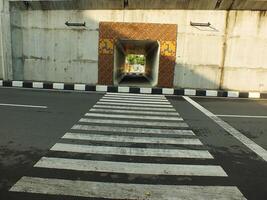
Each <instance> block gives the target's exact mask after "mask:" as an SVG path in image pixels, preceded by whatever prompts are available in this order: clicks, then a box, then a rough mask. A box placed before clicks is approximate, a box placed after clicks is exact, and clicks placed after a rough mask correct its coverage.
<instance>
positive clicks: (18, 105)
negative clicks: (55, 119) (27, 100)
mask: <svg viewBox="0 0 267 200" xmlns="http://www.w3.org/2000/svg"><path fill="white" fill-rule="evenodd" d="M0 106H10V107H25V108H43V109H46V108H47V106H34V105H23V104H9V103H0Z"/></svg>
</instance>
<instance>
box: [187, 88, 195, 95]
mask: <svg viewBox="0 0 267 200" xmlns="http://www.w3.org/2000/svg"><path fill="white" fill-rule="evenodd" d="M184 95H189V96H196V90H193V89H185V90H184Z"/></svg>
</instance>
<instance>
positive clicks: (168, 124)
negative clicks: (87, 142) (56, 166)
mask: <svg viewBox="0 0 267 200" xmlns="http://www.w3.org/2000/svg"><path fill="white" fill-rule="evenodd" d="M79 122H84V123H97V124H117V125H131V126H158V127H180V128H181V127H182V128H187V127H188V125H187V124H186V123H183V122H155V121H133V120H132V121H128V120H127V121H126V120H115V119H114V120H112V119H91V118H81V119H80V120H79Z"/></svg>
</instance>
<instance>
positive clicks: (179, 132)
mask: <svg viewBox="0 0 267 200" xmlns="http://www.w3.org/2000/svg"><path fill="white" fill-rule="evenodd" d="M71 129H73V130H84V131H102V132H118V133H137V134H146V133H147V134H165V135H177V136H179V135H183V136H185V135H186V136H193V135H195V134H194V132H193V131H191V130H175V129H155V128H132V127H115V126H101V125H100V126H91V125H90V126H89V125H80V124H77V125H74V126H73V127H72V128H71ZM113 134H114V133H113Z"/></svg>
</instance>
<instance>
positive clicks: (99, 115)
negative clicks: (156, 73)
mask: <svg viewBox="0 0 267 200" xmlns="http://www.w3.org/2000/svg"><path fill="white" fill-rule="evenodd" d="M85 116H87V117H104V118H123V119H145V120H162V121H183V119H182V118H181V117H164V116H151V115H150V116H144V115H119V114H107V113H105V114H103V113H86V114H85Z"/></svg>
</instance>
